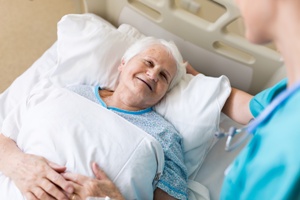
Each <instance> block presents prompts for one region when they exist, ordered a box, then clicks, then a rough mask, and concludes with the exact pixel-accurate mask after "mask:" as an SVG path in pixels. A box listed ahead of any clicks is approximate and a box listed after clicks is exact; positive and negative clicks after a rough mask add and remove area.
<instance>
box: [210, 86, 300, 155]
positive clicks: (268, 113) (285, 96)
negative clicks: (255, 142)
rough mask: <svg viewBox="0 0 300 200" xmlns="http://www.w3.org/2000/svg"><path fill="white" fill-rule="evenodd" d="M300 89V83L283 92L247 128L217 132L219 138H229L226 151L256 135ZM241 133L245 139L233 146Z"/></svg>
mask: <svg viewBox="0 0 300 200" xmlns="http://www.w3.org/2000/svg"><path fill="white" fill-rule="evenodd" d="M299 88H300V82H298V83H296V84H294V85H293V86H292V87H290V88H288V89H286V90H285V91H283V92H281V93H280V94H279V95H277V97H276V98H275V99H274V100H273V101H272V102H271V103H270V104H269V105H268V106H267V107H266V108H265V109H264V110H263V111H262V112H261V113H260V114H259V115H258V117H257V118H255V119H252V120H251V121H250V122H249V124H248V125H247V126H244V127H242V128H236V127H234V126H233V127H230V128H229V130H228V131H227V132H220V131H218V132H216V133H215V136H216V137H217V138H222V137H227V140H226V144H225V150H226V151H232V150H234V149H236V148H237V147H239V146H240V145H241V144H242V143H244V142H245V141H246V140H247V138H248V137H249V136H250V135H254V131H255V130H256V129H257V127H258V126H259V125H260V124H261V123H263V122H264V121H265V120H266V119H267V118H268V117H269V116H271V114H272V113H273V112H274V111H275V109H276V108H277V107H278V105H279V104H281V103H283V102H284V101H285V100H287V99H288V98H289V97H290V96H292V95H293V94H294V93H295V92H296V91H297V90H298V89H299ZM239 133H245V135H244V136H243V137H240V138H239V139H238V140H237V141H236V142H235V143H234V144H232V141H233V138H234V136H235V135H237V134H239Z"/></svg>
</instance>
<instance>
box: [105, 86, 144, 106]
mask: <svg viewBox="0 0 300 200" xmlns="http://www.w3.org/2000/svg"><path fill="white" fill-rule="evenodd" d="M99 95H100V97H101V98H102V100H103V101H104V102H105V104H106V106H108V107H115V108H119V109H122V110H129V111H138V110H142V108H139V107H135V106H132V105H131V104H127V103H126V102H127V101H126V100H127V99H128V98H127V97H125V96H124V95H122V93H118V92H114V91H110V90H105V89H104V90H100V91H99Z"/></svg>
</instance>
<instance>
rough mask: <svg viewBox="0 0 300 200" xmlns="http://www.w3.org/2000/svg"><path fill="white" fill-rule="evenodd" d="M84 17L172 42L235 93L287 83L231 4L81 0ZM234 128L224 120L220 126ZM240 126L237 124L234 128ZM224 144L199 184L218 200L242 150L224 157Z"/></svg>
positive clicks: (275, 59)
mask: <svg viewBox="0 0 300 200" xmlns="http://www.w3.org/2000/svg"><path fill="white" fill-rule="evenodd" d="M84 8H85V12H90V13H95V14H97V15H99V16H101V17H102V18H104V19H106V20H108V21H109V22H111V23H112V24H113V25H115V26H116V27H118V26H119V25H120V24H122V23H127V24H130V25H132V26H134V27H136V28H137V29H138V30H139V31H141V32H142V33H143V34H145V35H152V36H156V37H160V38H165V39H168V40H174V41H175V43H176V44H177V45H178V47H179V49H180V50H181V52H182V54H183V56H184V58H185V59H186V60H187V61H188V62H190V63H191V64H192V66H194V67H195V68H196V69H197V70H198V71H200V72H202V73H204V74H206V75H208V76H220V75H223V74H224V75H226V76H227V77H228V78H229V79H230V82H231V84H232V86H233V87H236V88H239V89H242V90H244V91H247V92H249V93H251V94H256V93H257V92H259V91H261V90H262V89H264V88H266V87H268V86H270V85H272V84H274V83H275V82H277V81H278V80H280V79H281V78H283V77H285V71H284V67H283V62H282V60H281V57H280V55H279V53H278V52H277V51H276V50H275V49H274V47H273V45H272V44H269V45H265V46H258V45H253V44H250V43H249V42H247V40H246V39H245V38H244V37H243V29H242V22H241V18H240V15H239V12H238V10H237V8H236V6H235V5H234V2H233V0H212V1H209V0H84ZM231 125H233V122H232V121H231V120H229V119H225V120H224V121H223V123H222V124H221V126H222V127H223V128H225V129H226V128H229V127H230V126H231ZM235 125H237V126H239V125H238V124H235ZM224 147H225V140H220V141H218V142H217V143H216V145H215V146H214V147H213V149H212V150H211V151H210V152H209V154H208V156H207V158H206V160H205V162H204V164H203V166H202V168H201V170H200V171H199V173H198V176H197V180H198V181H199V182H200V183H202V184H203V185H205V186H206V187H207V188H208V189H209V190H210V197H211V199H218V198H219V192H220V188H221V185H222V180H223V173H224V170H225V169H226V167H227V166H228V165H229V164H230V162H231V161H232V160H233V159H234V157H235V156H236V155H237V153H238V152H239V151H240V149H238V150H236V151H235V152H233V153H227V152H225V151H224Z"/></svg>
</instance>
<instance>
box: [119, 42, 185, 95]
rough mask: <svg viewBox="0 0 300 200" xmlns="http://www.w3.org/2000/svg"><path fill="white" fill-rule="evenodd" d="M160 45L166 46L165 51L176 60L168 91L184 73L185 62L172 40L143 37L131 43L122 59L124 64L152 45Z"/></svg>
mask: <svg viewBox="0 0 300 200" xmlns="http://www.w3.org/2000/svg"><path fill="white" fill-rule="evenodd" d="M157 44H158V45H162V46H164V47H165V48H166V50H167V52H168V53H169V54H170V55H171V56H172V57H173V59H174V60H175V62H176V68H177V71H176V74H175V76H174V78H173V79H172V81H171V83H170V85H169V88H168V91H170V90H171V89H172V88H173V87H174V86H175V85H177V84H178V83H179V81H180V80H181V79H182V77H183V75H184V74H185V73H186V63H185V62H183V58H182V55H181V53H180V52H179V50H178V48H177V46H176V45H175V43H174V42H173V41H166V40H163V39H158V38H154V37H145V38H142V39H140V40H138V41H136V42H135V43H134V44H133V45H131V46H130V47H129V48H128V49H127V50H126V52H125V53H124V55H123V57H122V60H123V61H124V63H125V64H126V63H127V62H128V61H129V60H130V59H132V58H133V57H134V56H136V55H137V54H139V53H140V52H142V51H144V50H146V49H148V48H149V47H150V46H153V45H157Z"/></svg>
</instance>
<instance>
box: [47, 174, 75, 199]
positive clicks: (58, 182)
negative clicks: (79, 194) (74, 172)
mask: <svg viewBox="0 0 300 200" xmlns="http://www.w3.org/2000/svg"><path fill="white" fill-rule="evenodd" d="M46 178H47V179H48V180H49V182H44V184H45V185H43V188H44V189H45V190H46V191H47V192H48V191H49V192H52V193H54V192H55V197H57V196H56V195H59V196H61V194H63V193H62V192H61V191H60V190H59V189H58V188H57V187H56V186H59V187H60V188H61V189H62V190H64V191H65V192H67V193H69V194H72V193H73V192H74V188H73V186H72V185H71V184H70V183H69V182H68V181H66V180H65V179H64V177H63V176H62V175H61V174H59V173H57V172H56V171H49V173H47V176H46ZM53 183H54V184H55V185H53Z"/></svg>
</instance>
